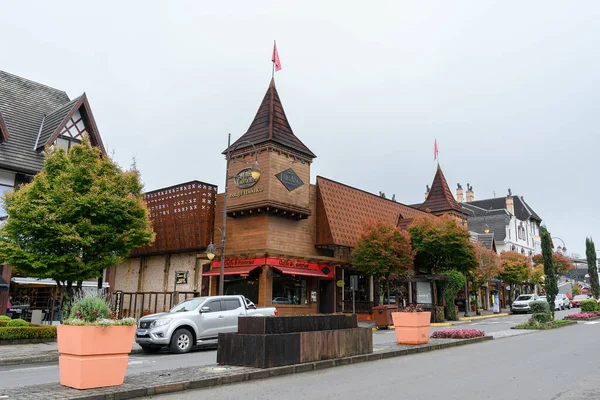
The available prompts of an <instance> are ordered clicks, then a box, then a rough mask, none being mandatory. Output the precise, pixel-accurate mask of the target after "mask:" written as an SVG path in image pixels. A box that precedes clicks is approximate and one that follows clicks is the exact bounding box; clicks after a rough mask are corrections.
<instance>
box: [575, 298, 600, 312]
mask: <svg viewBox="0 0 600 400" xmlns="http://www.w3.org/2000/svg"><path fill="white" fill-rule="evenodd" d="M579 305H580V306H581V311H582V312H592V311H600V304H598V302H597V301H596V299H589V300H584V301H582V302H581V303H579Z"/></svg>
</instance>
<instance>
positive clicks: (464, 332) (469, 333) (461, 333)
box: [431, 329, 485, 339]
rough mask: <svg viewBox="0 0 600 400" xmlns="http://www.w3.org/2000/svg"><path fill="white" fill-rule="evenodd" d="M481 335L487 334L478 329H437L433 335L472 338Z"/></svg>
mask: <svg viewBox="0 0 600 400" xmlns="http://www.w3.org/2000/svg"><path fill="white" fill-rule="evenodd" d="M481 336H485V332H484V331H480V330H478V329H449V330H447V331H435V332H433V334H432V335H431V337H432V338H433V339H472V338H476V337H481Z"/></svg>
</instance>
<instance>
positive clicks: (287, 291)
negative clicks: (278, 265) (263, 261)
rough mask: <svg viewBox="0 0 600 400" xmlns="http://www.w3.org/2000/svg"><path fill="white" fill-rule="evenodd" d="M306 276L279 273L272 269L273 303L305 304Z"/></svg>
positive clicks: (306, 302)
mask: <svg viewBox="0 0 600 400" xmlns="http://www.w3.org/2000/svg"><path fill="white" fill-rule="evenodd" d="M308 279H309V277H307V276H299V275H296V276H292V275H281V274H279V273H277V272H275V271H273V304H294V305H306V304H308V300H307V297H306V292H307V286H308Z"/></svg>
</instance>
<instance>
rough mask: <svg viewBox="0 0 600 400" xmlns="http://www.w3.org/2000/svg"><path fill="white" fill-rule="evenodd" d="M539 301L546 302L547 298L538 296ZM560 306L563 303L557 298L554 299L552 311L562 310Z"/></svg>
mask: <svg viewBox="0 0 600 400" xmlns="http://www.w3.org/2000/svg"><path fill="white" fill-rule="evenodd" d="M540 300H543V301H548V297H546V296H540ZM562 304H563V301H562V300H561V299H559V298H558V297H555V298H554V310H555V311H560V310H562V309H563V307H562Z"/></svg>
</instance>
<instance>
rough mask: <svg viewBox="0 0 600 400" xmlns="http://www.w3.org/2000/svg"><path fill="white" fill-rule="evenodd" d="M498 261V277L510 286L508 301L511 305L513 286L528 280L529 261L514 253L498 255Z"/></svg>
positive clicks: (507, 252)
mask: <svg viewBox="0 0 600 400" xmlns="http://www.w3.org/2000/svg"><path fill="white" fill-rule="evenodd" d="M500 260H501V261H502V266H501V271H500V277H501V278H502V280H503V281H504V282H506V283H508V284H509V285H510V292H509V296H508V301H509V303H510V304H511V305H512V301H513V297H514V293H515V286H516V285H520V284H521V283H523V282H524V281H526V280H528V279H529V275H530V273H531V272H530V270H531V268H530V266H529V259H528V258H527V257H526V256H524V255H523V254H519V253H517V252H516V251H505V252H504V253H502V254H500Z"/></svg>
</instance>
